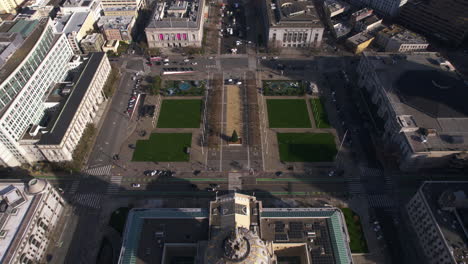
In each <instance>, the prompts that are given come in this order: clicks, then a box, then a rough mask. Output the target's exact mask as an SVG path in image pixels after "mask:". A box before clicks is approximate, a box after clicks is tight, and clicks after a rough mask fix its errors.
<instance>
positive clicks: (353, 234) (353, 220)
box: [341, 208, 368, 253]
mask: <svg viewBox="0 0 468 264" xmlns="http://www.w3.org/2000/svg"><path fill="white" fill-rule="evenodd" d="M341 211H342V212H343V215H344V218H345V221H346V226H347V227H348V233H349V238H350V242H349V247H350V248H351V252H352V253H367V252H368V249H367V242H366V238H365V237H364V232H363V231H362V226H361V221H360V219H359V216H358V215H357V214H356V213H354V212H353V211H352V210H351V209H349V208H341Z"/></svg>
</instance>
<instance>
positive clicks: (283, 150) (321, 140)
mask: <svg viewBox="0 0 468 264" xmlns="http://www.w3.org/2000/svg"><path fill="white" fill-rule="evenodd" d="M277 138H278V148H279V154H280V160H281V161H287V162H329V161H333V160H334V158H335V155H336V145H335V139H334V136H333V134H330V133H278V134H277Z"/></svg>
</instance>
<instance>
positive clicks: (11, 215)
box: [0, 182, 39, 263]
mask: <svg viewBox="0 0 468 264" xmlns="http://www.w3.org/2000/svg"><path fill="white" fill-rule="evenodd" d="M0 200H1V201H0V237H1V239H0V262H2V263H9V261H10V260H11V257H12V252H11V251H9V249H10V248H16V246H14V245H18V244H19V243H21V242H22V239H21V238H22V236H23V234H24V232H25V231H26V230H25V229H26V226H27V225H28V223H29V221H30V220H31V217H32V215H33V214H34V212H33V211H34V208H35V206H37V203H38V200H39V197H37V196H34V195H29V194H28V193H26V192H25V185H24V184H23V183H4V182H2V183H0ZM30 209H31V210H30Z"/></svg>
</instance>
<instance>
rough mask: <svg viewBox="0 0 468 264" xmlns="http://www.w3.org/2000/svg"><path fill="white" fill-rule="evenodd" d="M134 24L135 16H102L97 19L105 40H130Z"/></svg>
mask: <svg viewBox="0 0 468 264" xmlns="http://www.w3.org/2000/svg"><path fill="white" fill-rule="evenodd" d="M134 24H135V16H102V17H101V18H100V19H99V21H98V27H99V29H100V30H101V32H102V33H103V34H104V37H105V38H106V40H118V41H125V42H130V41H131V40H132V30H133V25H134Z"/></svg>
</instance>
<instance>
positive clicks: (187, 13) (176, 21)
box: [147, 0, 203, 29]
mask: <svg viewBox="0 0 468 264" xmlns="http://www.w3.org/2000/svg"><path fill="white" fill-rule="evenodd" d="M202 13H203V1H202V0H191V1H183V0H167V1H158V2H157V5H156V6H155V8H154V11H153V14H152V19H151V20H150V22H149V24H148V26H147V28H156V29H161V28H198V27H200V23H201V19H202Z"/></svg>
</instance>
